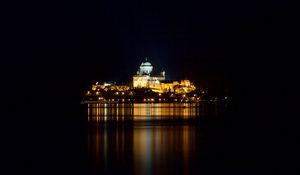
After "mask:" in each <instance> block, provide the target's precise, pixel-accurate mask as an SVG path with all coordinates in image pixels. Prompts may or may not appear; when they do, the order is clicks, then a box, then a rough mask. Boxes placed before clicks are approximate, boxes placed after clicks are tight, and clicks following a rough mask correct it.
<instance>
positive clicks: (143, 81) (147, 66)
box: [132, 60, 165, 88]
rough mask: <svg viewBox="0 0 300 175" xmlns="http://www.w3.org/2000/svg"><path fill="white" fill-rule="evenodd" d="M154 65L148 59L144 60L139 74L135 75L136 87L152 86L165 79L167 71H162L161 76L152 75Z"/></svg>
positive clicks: (134, 83)
mask: <svg viewBox="0 0 300 175" xmlns="http://www.w3.org/2000/svg"><path fill="white" fill-rule="evenodd" d="M152 70H153V66H152V65H151V63H150V62H148V61H147V60H146V61H145V62H142V64H141V66H140V69H139V70H138V71H137V74H136V75H134V76H133V83H132V84H133V87H134V88H151V87H153V86H156V85H158V84H159V83H160V81H163V80H165V72H164V71H162V72H161V73H160V75H159V76H151V72H152Z"/></svg>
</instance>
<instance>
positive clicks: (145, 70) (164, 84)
mask: <svg viewBox="0 0 300 175" xmlns="http://www.w3.org/2000/svg"><path fill="white" fill-rule="evenodd" d="M152 70H153V66H152V65H151V63H150V62H148V61H147V60H146V61H145V62H142V64H141V66H140V68H139V70H138V71H137V74H136V75H134V76H133V83H132V84H133V88H150V89H151V90H152V91H154V92H158V93H167V92H172V93H175V94H185V93H189V92H191V91H194V90H196V87H195V86H194V85H193V84H192V83H191V82H190V81H189V80H181V81H165V79H166V78H165V71H162V72H161V73H160V75H159V76H151V72H152Z"/></svg>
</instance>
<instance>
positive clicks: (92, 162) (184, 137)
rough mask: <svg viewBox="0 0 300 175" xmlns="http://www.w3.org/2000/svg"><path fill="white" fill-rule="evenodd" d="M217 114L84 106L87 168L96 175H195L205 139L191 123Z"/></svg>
mask: <svg viewBox="0 0 300 175" xmlns="http://www.w3.org/2000/svg"><path fill="white" fill-rule="evenodd" d="M219 112H220V111H219V109H218V108H217V107H216V106H215V105H211V104H210V105H208V104H204V103H203V104H199V103H135V104H129V103H128V104H124V103H123V104H89V105H88V107H87V116H88V120H89V128H88V130H89V131H88V141H87V145H88V154H89V156H88V157H89V161H88V164H89V166H91V167H92V168H91V169H93V170H95V174H141V175H148V174H193V173H195V172H200V171H199V170H202V169H203V168H205V165H204V164H205V161H204V162H202V163H201V164H199V163H197V162H198V161H199V160H201V159H203V158H202V157H203V147H205V143H206V142H207V137H208V134H207V133H206V131H205V130H203V128H202V127H201V126H200V125H199V123H202V121H203V120H200V122H199V120H196V119H202V118H210V117H212V116H218V115H219ZM177 119H183V120H182V121H181V120H180V122H172V121H178V120H177ZM189 119H193V120H189ZM109 121H112V122H109ZM115 121H119V122H115ZM208 128H214V126H209V127H208ZM201 166H202V167H201ZM192 172H193V173H192ZM196 174H197V173H196Z"/></svg>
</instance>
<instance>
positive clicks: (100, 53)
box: [7, 0, 293, 89]
mask: <svg viewBox="0 0 300 175" xmlns="http://www.w3.org/2000/svg"><path fill="white" fill-rule="evenodd" d="M287 4H288V3H287V2H286V1H272V2H263V3H262V2H256V1H242V2H240V1H184V2H183V1H169V2H166V1H164V2H162V1H156V0H152V1H146V0H144V1H130V2H125V1H98V2H89V1H84V2H80V1H48V2H47V1H46V2H44V1H43V2H26V3H23V4H18V5H16V6H15V7H14V11H10V12H8V13H7V15H8V16H10V17H11V19H8V21H9V23H10V24H11V28H9V30H10V32H12V38H11V39H10V38H9V42H10V43H11V44H13V45H14V46H15V45H16V46H15V47H17V48H18V50H19V52H17V53H16V52H14V53H13V54H17V55H16V56H11V57H12V59H9V60H10V61H9V63H12V64H17V65H16V66H17V67H18V66H20V69H21V70H22V72H23V73H24V72H26V73H28V75H27V76H29V77H31V76H33V79H35V80H43V81H45V82H48V84H49V85H53V84H55V86H56V85H57V84H65V85H67V84H68V83H72V82H73V84H74V86H76V87H77V88H78V89H81V88H86V87H87V86H88V85H89V84H90V83H91V82H93V81H95V80H100V81H127V80H131V76H132V74H134V73H135V72H136V71H137V69H138V66H139V65H140V63H141V61H143V59H144V57H148V58H149V61H150V62H152V63H153V65H154V69H155V70H156V71H160V70H161V69H165V70H166V73H167V77H168V78H169V79H181V78H189V79H191V80H192V81H193V82H195V84H197V85H204V86H208V87H211V88H217V89H225V88H228V86H229V85H228V83H230V81H231V80H230V79H231V78H232V76H235V74H239V71H245V70H249V71H253V69H251V68H250V67H251V66H254V67H256V66H257V65H258V66H259V65H264V64H267V63H268V62H269V61H270V60H272V58H271V57H272V56H271V54H272V53H271V52H272V50H271V49H272V46H271V45H270V44H273V42H274V41H275V42H276V37H274V35H276V32H278V31H280V29H277V28H278V27H281V26H282V22H285V17H289V15H292V13H293V12H290V14H286V9H285V6H286V5H287ZM284 15H285V16H284ZM278 20H281V21H279V23H278ZM260 58H263V59H260ZM235 65H237V66H235ZM18 69H19V68H18ZM241 73H242V74H243V72H241ZM245 73H246V74H247V72H245ZM254 74H255V73H254ZM241 78H242V77H241ZM234 81H235V80H234ZM55 88H57V87H55Z"/></svg>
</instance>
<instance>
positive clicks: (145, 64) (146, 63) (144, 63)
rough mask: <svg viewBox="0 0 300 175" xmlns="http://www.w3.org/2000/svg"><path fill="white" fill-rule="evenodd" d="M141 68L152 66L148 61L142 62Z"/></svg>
mask: <svg viewBox="0 0 300 175" xmlns="http://www.w3.org/2000/svg"><path fill="white" fill-rule="evenodd" d="M141 66H151V63H150V62H148V61H146V62H142V64H141Z"/></svg>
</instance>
